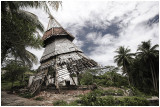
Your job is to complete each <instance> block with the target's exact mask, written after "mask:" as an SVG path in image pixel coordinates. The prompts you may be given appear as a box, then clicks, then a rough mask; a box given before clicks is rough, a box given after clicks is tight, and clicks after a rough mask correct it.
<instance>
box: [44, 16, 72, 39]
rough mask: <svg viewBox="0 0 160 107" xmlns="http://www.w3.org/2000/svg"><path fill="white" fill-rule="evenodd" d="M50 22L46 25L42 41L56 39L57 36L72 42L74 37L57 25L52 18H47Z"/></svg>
mask: <svg viewBox="0 0 160 107" xmlns="http://www.w3.org/2000/svg"><path fill="white" fill-rule="evenodd" d="M49 18H50V20H49V23H48V27H47V31H46V32H45V33H44V35H43V37H42V40H43V41H45V40H47V39H49V38H51V37H57V36H64V35H66V37H67V38H68V39H69V40H71V41H73V40H74V36H73V35H71V34H70V33H68V32H67V31H66V30H65V29H64V28H63V27H62V26H61V25H60V24H59V23H58V21H57V20H56V19H55V18H54V17H53V16H49Z"/></svg>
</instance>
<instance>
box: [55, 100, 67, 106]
mask: <svg viewBox="0 0 160 107" xmlns="http://www.w3.org/2000/svg"><path fill="white" fill-rule="evenodd" d="M53 105H54V106H67V105H68V104H67V102H66V101H63V100H60V101H56V102H53Z"/></svg>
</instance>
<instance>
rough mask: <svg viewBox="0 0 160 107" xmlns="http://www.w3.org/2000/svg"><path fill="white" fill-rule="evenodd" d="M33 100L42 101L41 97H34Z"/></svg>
mask: <svg viewBox="0 0 160 107" xmlns="http://www.w3.org/2000/svg"><path fill="white" fill-rule="evenodd" d="M34 100H38V101H43V100H44V98H43V97H36V98H34Z"/></svg>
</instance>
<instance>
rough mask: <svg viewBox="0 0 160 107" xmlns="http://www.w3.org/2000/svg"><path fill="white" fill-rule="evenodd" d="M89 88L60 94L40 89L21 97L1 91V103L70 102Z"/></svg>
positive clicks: (24, 104)
mask: <svg viewBox="0 0 160 107" xmlns="http://www.w3.org/2000/svg"><path fill="white" fill-rule="evenodd" d="M88 92H90V90H85V91H84V90H65V91H63V92H61V94H55V91H42V92H40V93H39V94H38V95H37V96H35V97H34V98H30V99H27V98H22V97H20V96H18V95H16V94H7V92H5V91H2V92H1V105H2V106H53V104H52V103H53V102H55V101H58V100H64V101H67V102H68V103H69V102H72V101H74V100H77V99H78V98H79V97H78V95H80V94H86V93H88ZM36 97H42V98H43V101H37V100H35V98H36Z"/></svg>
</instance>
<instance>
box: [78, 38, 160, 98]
mask: <svg viewBox="0 0 160 107" xmlns="http://www.w3.org/2000/svg"><path fill="white" fill-rule="evenodd" d="M157 47H158V45H154V46H151V42H150V40H149V41H147V42H142V43H141V44H140V45H138V49H137V52H136V53H130V51H131V50H130V49H128V48H125V47H123V46H121V47H119V48H118V49H117V50H116V53H117V55H116V56H115V57H114V60H115V62H116V63H117V65H118V67H114V66H106V67H105V69H98V70H96V69H95V70H87V71H86V72H84V73H83V74H82V75H81V80H80V83H81V84H82V85H92V84H93V83H96V84H97V85H99V86H103V87H110V86H113V87H119V88H122V87H123V88H130V89H131V90H132V91H134V92H135V93H138V92H139V94H140V93H145V94H147V95H157V96H158V93H159V92H158V89H159V86H158V85H159V79H158V78H159V66H158V65H159V50H157ZM119 68H121V69H119ZM136 91H137V92H136ZM140 95H142V94H140Z"/></svg>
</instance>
